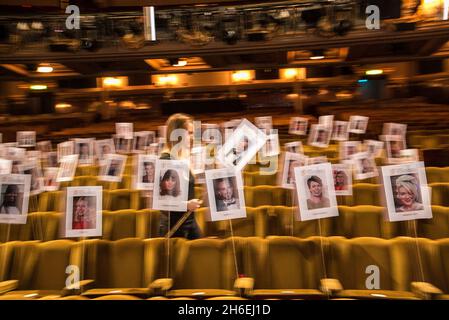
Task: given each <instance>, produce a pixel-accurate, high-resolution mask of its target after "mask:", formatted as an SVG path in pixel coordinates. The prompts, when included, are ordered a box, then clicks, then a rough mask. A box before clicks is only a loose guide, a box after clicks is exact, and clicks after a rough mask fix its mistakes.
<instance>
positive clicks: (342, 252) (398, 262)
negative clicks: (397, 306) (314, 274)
mask: <svg viewBox="0 0 449 320" xmlns="http://www.w3.org/2000/svg"><path fill="white" fill-rule="evenodd" d="M327 241H328V244H329V245H328V247H327V248H328V250H327V251H326V252H325V254H324V257H325V260H326V261H327V262H326V270H327V276H328V277H329V278H334V279H338V280H339V281H340V282H341V284H342V287H343V290H341V291H339V292H337V293H336V295H335V296H336V297H338V298H355V299H380V298H382V299H416V297H415V295H414V294H413V293H411V292H410V291H407V290H406V288H407V286H408V285H407V284H404V283H401V272H402V270H403V268H407V267H408V266H407V264H406V262H405V260H404V259H400V258H398V257H397V256H394V255H392V253H391V246H392V242H393V241H394V240H385V239H379V238H369V237H364V238H355V239H345V238H340V237H331V238H328V239H327ZM371 268H372V269H371ZM371 270H376V271H371ZM377 270H378V275H379V277H378V278H377V277H376V274H377V273H375V272H377ZM370 275H372V276H373V278H369V277H370ZM376 279H377V280H378V283H376V281H375V280H376ZM371 286H372V287H371Z"/></svg>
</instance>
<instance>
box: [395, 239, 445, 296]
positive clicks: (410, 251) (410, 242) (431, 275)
mask: <svg viewBox="0 0 449 320" xmlns="http://www.w3.org/2000/svg"><path fill="white" fill-rule="evenodd" d="M391 242H392V246H391V252H392V256H393V258H394V259H395V261H400V262H401V263H396V264H395V265H394V267H395V268H397V275H398V277H397V279H396V280H397V282H396V285H397V289H398V290H409V291H411V290H412V289H411V283H412V282H427V283H431V284H433V285H436V286H437V287H439V289H441V290H443V291H444V290H446V289H447V285H446V277H447V276H446V274H447V269H445V268H444V267H445V266H444V262H443V261H442V260H443V259H442V252H441V250H440V247H439V243H438V242H437V241H434V240H431V239H424V238H410V237H399V238H396V239H393V240H392V241H391ZM446 292H447V291H446Z"/></svg>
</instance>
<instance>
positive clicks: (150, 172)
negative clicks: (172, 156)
mask: <svg viewBox="0 0 449 320" xmlns="http://www.w3.org/2000/svg"><path fill="white" fill-rule="evenodd" d="M142 165H143V175H142V183H154V163H153V162H150V161H144V162H143V163H142Z"/></svg>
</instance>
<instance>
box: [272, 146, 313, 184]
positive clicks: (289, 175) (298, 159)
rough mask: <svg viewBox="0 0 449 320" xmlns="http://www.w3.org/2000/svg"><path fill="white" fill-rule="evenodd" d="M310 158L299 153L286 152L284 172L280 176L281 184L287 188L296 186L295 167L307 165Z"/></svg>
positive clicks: (283, 165)
mask: <svg viewBox="0 0 449 320" xmlns="http://www.w3.org/2000/svg"><path fill="white" fill-rule="evenodd" d="M307 160H308V158H307V157H306V156H304V155H302V154H299V153H291V152H286V153H284V155H283V159H282V160H281V163H282V170H281V171H280V173H281V172H282V174H281V176H280V177H278V179H279V184H280V185H281V186H282V188H285V189H294V188H295V168H296V167H301V166H305V165H307Z"/></svg>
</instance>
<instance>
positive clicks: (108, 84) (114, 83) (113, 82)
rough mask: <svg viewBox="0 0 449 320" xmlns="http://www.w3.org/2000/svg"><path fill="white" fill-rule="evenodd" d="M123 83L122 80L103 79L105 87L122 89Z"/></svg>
mask: <svg viewBox="0 0 449 320" xmlns="http://www.w3.org/2000/svg"><path fill="white" fill-rule="evenodd" d="M121 86H123V81H122V79H120V78H114V77H107V78H103V87H121Z"/></svg>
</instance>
